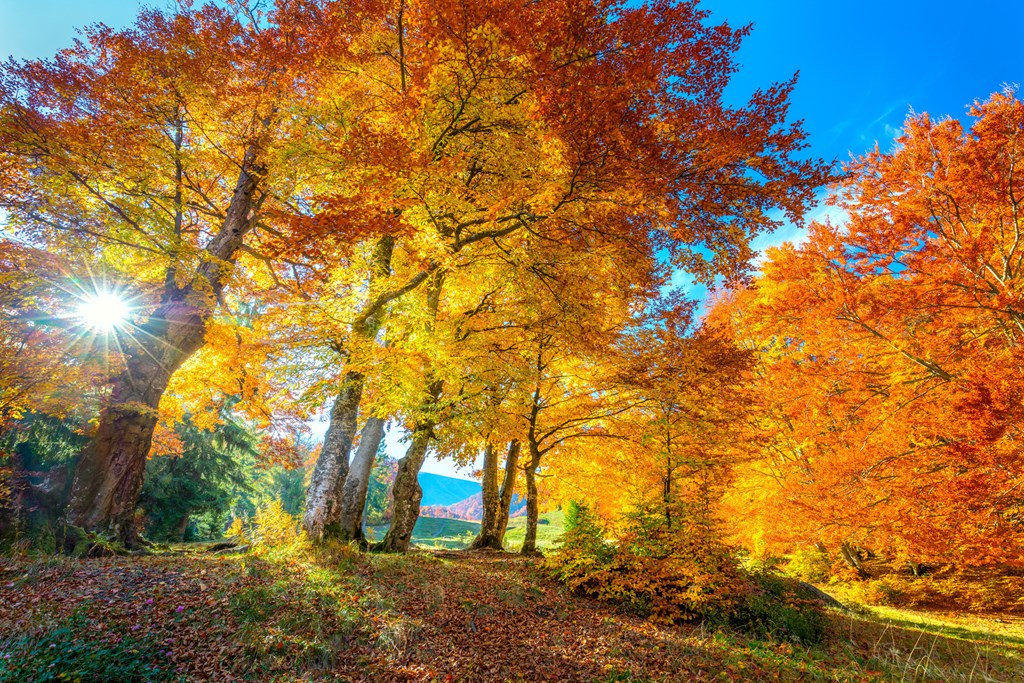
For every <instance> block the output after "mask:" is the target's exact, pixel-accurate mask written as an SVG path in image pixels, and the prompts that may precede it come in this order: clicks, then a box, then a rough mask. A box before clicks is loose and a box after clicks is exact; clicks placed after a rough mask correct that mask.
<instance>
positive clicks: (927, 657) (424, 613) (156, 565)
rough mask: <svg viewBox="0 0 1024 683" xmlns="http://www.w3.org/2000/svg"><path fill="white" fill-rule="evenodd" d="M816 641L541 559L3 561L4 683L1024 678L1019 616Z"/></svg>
mask: <svg viewBox="0 0 1024 683" xmlns="http://www.w3.org/2000/svg"><path fill="white" fill-rule="evenodd" d="M832 622H833V623H832V628H831V630H830V634H829V636H828V638H827V639H826V641H825V642H824V643H823V644H822V645H817V646H811V647H805V646H803V645H800V644H799V643H793V642H787V641H785V640H767V641H766V640H755V639H751V638H748V637H745V636H743V635H740V634H736V633H733V632H731V631H713V630H709V629H705V628H702V627H700V626H678V627H661V626H657V625H653V624H651V623H649V622H647V621H644V620H643V619H640V618H637V617H634V616H631V615H628V614H624V613H622V612H621V611H619V610H617V609H615V608H614V607H612V606H609V605H606V604H602V603H599V602H596V601H592V600H587V599H582V598H577V597H574V596H571V595H568V594H567V593H566V592H565V591H564V589H563V588H562V587H561V586H560V585H558V584H556V583H555V582H553V581H551V580H550V579H548V578H546V577H545V575H544V574H543V571H542V568H541V567H540V566H539V564H538V561H537V560H533V559H527V558H521V557H519V556H516V555H509V554H504V553H491V552H466V551H418V552H413V553H410V554H408V555H365V554H360V553H358V552H355V551H353V550H351V549H349V548H348V547H343V546H335V547H330V548H326V549H321V550H319V551H316V552H313V551H309V550H294V549H293V550H292V551H289V552H283V551H282V552H276V553H275V552H272V553H268V554H265V555H262V556H259V557H256V556H249V555H228V556H216V555H211V554H209V553H198V552H197V553H192V554H181V553H178V554H168V555H162V556H149V557H117V558H108V559H87V560H77V559H70V558H52V559H47V560H36V561H28V560H12V559H6V560H0V681H3V682H7V681H38V682H42V681H61V680H71V681H75V680H79V681H125V682H129V681H152V682H153V683H157V682H158V681H178V680H182V681H192V680H197V681H205V680H217V681H221V680H223V681H230V680H251V681H282V682H283V681H333V680H337V681H438V682H441V681H443V682H447V681H467V682H471V683H477V682H488V681H495V682H498V681H501V682H504V681H604V682H609V683H610V682H612V681H623V682H625V681H900V682H911V681H972V682H973V681H978V682H981V681H1004V682H1012V681H1024V623H1022V621H1021V620H1020V619H1018V618H1014V617H1007V616H1005V615H1004V616H1002V617H973V621H971V622H970V623H969V624H966V623H954V622H952V621H948V620H944V619H943V615H942V614H938V613H936V614H932V615H930V616H929V618H928V619H927V620H923V621H919V622H918V623H914V622H913V620H912V616H911V615H908V614H904V613H890V614H888V615H881V616H880V615H879V614H878V613H875V612H870V611H866V610H855V611H854V612H853V613H849V614H841V613H835V614H834V615H833V616H832Z"/></svg>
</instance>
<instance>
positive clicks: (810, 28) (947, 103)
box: [0, 0, 1024, 475]
mask: <svg viewBox="0 0 1024 683" xmlns="http://www.w3.org/2000/svg"><path fill="white" fill-rule="evenodd" d="M140 4H141V3H139V2H136V1H135V0H91V1H85V0H0V56H3V57H6V56H8V55H13V56H15V57H18V58H32V57H44V56H48V55H51V54H53V52H54V51H55V50H57V49H59V48H61V47H64V46H66V45H68V44H70V42H71V41H72V39H73V38H74V36H75V28H76V27H79V26H82V25H84V24H88V23H91V22H95V21H101V22H104V23H107V24H110V25H111V26H123V25H125V24H127V23H130V22H131V20H132V18H133V17H134V15H135V12H136V9H137V8H138V7H139V6H140ZM149 4H153V5H156V6H164V5H167V4H169V3H168V2H167V0H155V1H154V2H151V3H149ZM703 4H704V7H705V8H707V9H709V10H711V11H712V12H713V16H714V19H715V20H717V21H728V22H729V23H730V24H732V25H734V26H741V25H744V24H747V23H753V24H754V32H753V34H752V35H751V36H750V37H749V38H748V39H747V41H746V43H745V44H744V46H743V48H742V50H741V51H740V54H739V62H740V67H741V68H740V71H739V73H738V74H737V75H736V76H735V78H734V81H733V84H732V85H731V86H730V89H729V91H728V97H729V98H730V99H731V100H733V101H736V102H740V101H743V100H744V99H745V98H746V97H747V96H749V94H750V93H751V92H753V91H754V90H755V89H756V88H758V87H763V86H767V85H769V84H771V83H773V82H776V81H780V80H784V79H787V78H789V77H790V76H792V75H793V73H795V72H797V71H799V72H800V81H799V83H798V84H797V88H796V91H795V93H794V95H793V100H792V108H791V114H792V116H793V118H800V119H803V120H804V121H805V126H806V129H807V130H808V132H809V133H810V134H811V137H810V142H811V150H810V153H812V154H814V155H817V156H820V157H824V158H826V159H839V160H840V161H844V160H847V159H849V158H850V156H851V155H859V154H862V153H864V152H866V151H868V150H870V149H871V148H872V147H874V145H875V143H876V142H877V143H878V144H879V145H880V146H881V147H882V149H887V148H888V147H889V146H891V144H892V140H893V137H894V136H895V135H896V134H898V131H899V128H900V126H901V125H902V122H903V120H904V119H905V118H906V115H907V113H908V111H910V109H911V108H913V110H915V111H918V112H929V113H930V114H932V115H934V116H946V115H951V116H957V117H963V116H964V114H965V110H966V107H967V105H968V104H970V103H971V102H972V101H973V100H975V99H984V98H985V97H987V96H988V95H989V94H991V93H992V92H995V91H997V90H1000V89H1001V88H1002V87H1003V86H1004V85H1005V84H1013V83H1017V84H1024V50H1022V49H1021V47H1020V45H1021V42H1020V27H1021V26H1022V25H1024V0H976V1H975V2H974V3H973V6H972V7H968V4H967V3H964V2H962V1H961V2H950V1H942V0H936V1H933V2H926V1H924V0H888V1H887V2H883V1H881V0H859V1H858V2H843V1H842V0H705V2H704V3H703ZM793 238H797V239H798V238H799V232H798V231H797V229H796V228H794V227H791V226H787V227H784V228H783V229H781V230H780V231H779V232H778V233H777V234H776V235H774V236H771V237H768V238H764V239H762V240H759V242H758V244H759V246H762V247H763V246H767V245H769V244H775V243H778V242H780V241H782V240H786V239H793ZM395 432H396V430H392V432H391V434H389V439H388V441H389V450H390V451H391V452H392V453H398V452H399V450H400V447H399V446H398V444H397V443H395V441H396V440H397V436H398V435H397V434H396V433H395ZM425 469H427V470H429V471H434V472H437V473H440V474H449V475H451V474H453V473H454V470H453V469H452V468H451V467H450V466H449V465H448V464H446V463H430V464H428V466H427V467H425Z"/></svg>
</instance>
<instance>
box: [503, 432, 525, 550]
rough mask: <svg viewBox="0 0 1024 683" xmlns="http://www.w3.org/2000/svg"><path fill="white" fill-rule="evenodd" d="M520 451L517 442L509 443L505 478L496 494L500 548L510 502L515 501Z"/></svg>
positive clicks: (506, 527)
mask: <svg viewBox="0 0 1024 683" xmlns="http://www.w3.org/2000/svg"><path fill="white" fill-rule="evenodd" d="M520 450H521V449H520V446H519V441H512V442H510V443H509V445H508V454H507V455H506V456H505V477H504V479H502V481H501V489H500V490H499V492H498V500H499V503H498V505H499V507H498V512H499V514H500V515H501V516H500V518H499V519H498V541H499V544H500V545H502V546H504V543H505V531H506V530H507V529H508V517H509V511H510V510H511V508H512V501H513V500H514V499H515V490H516V475H517V474H518V473H519V451H520Z"/></svg>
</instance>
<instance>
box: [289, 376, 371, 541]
mask: <svg viewBox="0 0 1024 683" xmlns="http://www.w3.org/2000/svg"><path fill="white" fill-rule="evenodd" d="M362 397H363V374H362V373H361V372H349V373H347V374H346V375H345V380H344V383H343V384H342V387H341V391H340V392H339V393H338V398H337V399H336V400H335V401H334V406H333V407H332V408H331V422H330V425H329V426H328V427H327V435H326V436H325V437H324V445H323V447H322V448H321V449H320V455H319V457H318V458H317V459H316V465H315V466H314V468H313V475H312V477H311V478H310V480H309V489H307V491H306V514H305V516H304V517H303V520H302V524H303V526H304V527H305V529H306V533H307V534H309V537H310V538H312V539H314V540H320V539H322V538H323V537H324V536H325V535H327V536H330V535H332V533H333V532H337V531H338V526H337V525H338V523H339V520H340V518H341V517H340V515H341V495H342V491H343V488H344V486H345V481H346V479H347V478H348V471H349V462H348V458H349V453H350V452H351V451H352V441H353V440H354V439H355V435H356V420H357V419H358V417H359V401H360V400H361V399H362Z"/></svg>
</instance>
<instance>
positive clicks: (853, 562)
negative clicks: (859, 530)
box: [839, 543, 869, 579]
mask: <svg viewBox="0 0 1024 683" xmlns="http://www.w3.org/2000/svg"><path fill="white" fill-rule="evenodd" d="M839 553H840V554H841V555H842V556H843V560H844V561H845V562H846V564H847V565H848V566H849V567H850V568H851V569H853V570H854V571H856V572H857V576H859V577H860V578H862V579H866V578H868V576H869V574H868V573H867V571H865V570H864V567H863V566H862V565H861V563H860V558H859V557H857V552H856V551H855V550H854V549H853V548H851V547H850V544H849V543H843V544H842V545H840V546H839Z"/></svg>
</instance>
